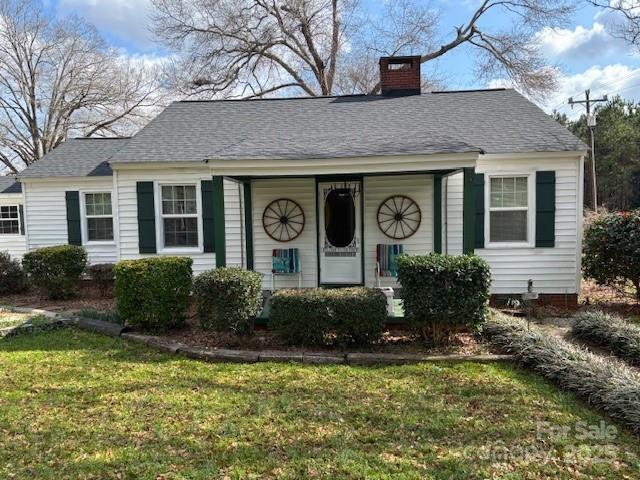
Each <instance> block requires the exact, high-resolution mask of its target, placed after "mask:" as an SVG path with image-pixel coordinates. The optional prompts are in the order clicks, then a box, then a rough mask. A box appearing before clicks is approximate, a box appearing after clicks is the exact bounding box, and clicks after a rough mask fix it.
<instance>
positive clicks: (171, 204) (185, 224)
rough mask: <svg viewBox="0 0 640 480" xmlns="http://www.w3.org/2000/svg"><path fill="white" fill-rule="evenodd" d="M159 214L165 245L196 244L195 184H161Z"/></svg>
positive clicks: (194, 245)
mask: <svg viewBox="0 0 640 480" xmlns="http://www.w3.org/2000/svg"><path fill="white" fill-rule="evenodd" d="M161 192H162V193H161V201H162V207H161V215H162V227H163V230H164V246H165V247H197V246H198V202H197V201H196V186H195V185H163V186H162V187H161Z"/></svg>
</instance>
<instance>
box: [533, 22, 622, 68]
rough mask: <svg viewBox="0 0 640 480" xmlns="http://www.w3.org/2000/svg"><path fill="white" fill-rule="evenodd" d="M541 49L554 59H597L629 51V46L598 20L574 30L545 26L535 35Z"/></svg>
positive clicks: (578, 26)
mask: <svg viewBox="0 0 640 480" xmlns="http://www.w3.org/2000/svg"><path fill="white" fill-rule="evenodd" d="M535 40H536V41H537V43H538V45H539V47H540V49H541V51H542V52H543V53H544V54H545V55H547V56H548V57H550V58H553V59H560V58H562V59H567V60H570V59H575V58H576V57H580V58H583V59H584V58H588V59H592V60H595V59H597V58H605V57H606V56H608V55H611V54H613V53H629V51H630V49H629V46H628V45H627V44H626V43H625V42H624V41H623V40H620V39H618V38H614V37H612V36H611V35H610V34H609V32H608V31H607V28H606V27H605V25H604V24H603V23H600V22H598V21H596V22H594V24H593V25H592V26H591V27H589V28H585V27H583V26H582V25H577V26H576V27H575V28H574V29H573V30H570V29H566V28H550V27H545V28H543V29H542V30H541V31H540V32H538V33H537V34H536V36H535Z"/></svg>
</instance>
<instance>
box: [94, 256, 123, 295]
mask: <svg viewBox="0 0 640 480" xmlns="http://www.w3.org/2000/svg"><path fill="white" fill-rule="evenodd" d="M114 267H115V265H114V264H113V263H96V264H94V265H89V266H88V267H87V274H88V275H89V277H90V278H91V280H93V282H94V283H95V285H96V287H97V288H98V290H100V293H101V295H102V296H105V295H106V294H107V293H109V292H111V290H112V288H113V281H114V280H115V278H116V273H115V271H114Z"/></svg>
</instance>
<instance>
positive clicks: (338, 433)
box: [0, 329, 640, 480]
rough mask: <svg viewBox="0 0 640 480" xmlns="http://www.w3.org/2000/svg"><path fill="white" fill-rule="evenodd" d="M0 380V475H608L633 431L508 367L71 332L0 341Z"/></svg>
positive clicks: (623, 470)
mask: <svg viewBox="0 0 640 480" xmlns="http://www.w3.org/2000/svg"><path fill="white" fill-rule="evenodd" d="M0 377H1V380H0V384H1V385H2V388H1V389H0V434H1V436H2V441H1V442H0V478H16V479H23V478H33V479H56V480H58V479H77V478H83V479H90V478H96V479H97V478H99V479H105V478H114V479H116V478H117V479H128V478H131V479H138V478H140V479H186V478H188V479H210V478H238V479H240V478H242V479H245V478H331V479H338V478H394V479H395V478H400V479H403V478H416V479H418V478H443V479H445V478H446V479H451V478H454V479H455V478H460V479H466V478H510V479H515V478H536V479H538V478H595V477H597V478H612V479H613V478H616V479H618V478H625V477H626V478H637V475H638V472H639V469H640V465H639V461H640V460H639V459H640V445H639V443H638V441H637V438H635V437H632V436H631V435H629V434H627V433H624V432H623V431H622V429H621V428H620V427H613V425H614V424H613V423H612V422H611V421H610V420H607V419H604V418H603V417H602V416H601V415H599V414H596V413H593V411H592V410H591V409H589V408H587V407H585V406H583V405H581V404H580V403H578V402H576V401H575V400H574V398H573V397H572V395H570V394H565V393H560V392H559V391H558V390H557V389H556V388H555V387H553V386H551V385H550V384H548V383H546V382H545V381H543V380H540V379H539V378H538V377H536V376H533V375H530V374H528V373H526V372H523V371H521V370H518V369H515V368H513V367H509V366H507V365H497V364H494V365H481V364H472V363H462V364H455V365H454V364H421V365H414V366H402V367H384V368H357V367H346V366H327V367H317V366H316V367H310V366H303V365H293V364H271V363H264V364H252V365H238V364H206V363H202V362H198V361H193V360H188V359H182V358H180V357H173V356H169V355H164V354H161V353H157V352H155V351H152V350H148V349H146V348H145V347H143V346H139V345H135V344H128V343H126V342H125V341H123V340H120V339H112V338H108V337H102V336H98V335H93V334H89V333H84V332H79V331H77V330H74V329H67V330H60V331H55V332H47V333H41V334H33V335H26V336H21V337H15V338H12V339H7V340H0ZM601 421H604V422H606V425H607V426H609V429H608V430H607V432H608V434H607V435H600V436H598V435H596V434H595V433H594V432H595V430H594V431H593V432H592V433H593V435H585V431H586V428H587V427H588V426H593V427H594V428H595V427H596V426H597V427H599V428H601V430H598V431H599V432H601V433H602V425H603V424H600V422H601ZM544 422H548V423H544ZM551 426H553V427H558V429H557V430H556V431H555V434H553V433H552V432H551V431H550V427H551ZM562 428H565V432H566V434H560V429H562ZM612 428H615V429H617V433H615V432H614V433H613V434H612V435H611V432H612V430H611V429H612ZM594 437H598V438H594Z"/></svg>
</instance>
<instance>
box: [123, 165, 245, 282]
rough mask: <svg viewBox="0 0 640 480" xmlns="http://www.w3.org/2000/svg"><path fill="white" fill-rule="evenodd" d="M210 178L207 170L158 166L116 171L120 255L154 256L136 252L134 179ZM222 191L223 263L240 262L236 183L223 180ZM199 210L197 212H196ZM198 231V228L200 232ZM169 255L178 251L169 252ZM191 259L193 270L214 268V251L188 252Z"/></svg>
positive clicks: (238, 210) (239, 230)
mask: <svg viewBox="0 0 640 480" xmlns="http://www.w3.org/2000/svg"><path fill="white" fill-rule="evenodd" d="M202 180H211V174H210V173H209V171H208V170H204V169H202V170H198V169H185V170H180V171H179V172H176V171H172V170H167V169H162V170H144V171H120V172H118V177H117V182H118V192H119V193H118V200H119V214H120V219H119V220H120V222H119V223H120V256H121V258H122V259H135V258H143V257H150V256H154V254H140V253H139V252H138V210H137V195H136V183H137V182H144V181H147V182H151V181H153V182H160V183H163V182H166V183H180V182H184V183H199V182H201V181H202ZM224 192H225V198H224V200H225V220H226V222H225V236H226V247H227V264H228V265H232V266H239V265H241V264H242V251H243V250H242V249H243V246H242V242H241V235H240V232H241V228H242V227H241V225H242V223H241V215H240V209H241V207H240V205H241V203H240V197H239V196H238V186H237V184H236V183H235V182H232V181H230V180H225V181H224ZM200 213H201V212H200ZM201 234H202V232H201ZM172 255H179V254H176V253H172ZM185 256H189V257H191V258H192V259H193V272H194V274H198V273H201V272H203V271H204V270H209V269H211V268H215V266H216V256H215V253H188V254H185Z"/></svg>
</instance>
